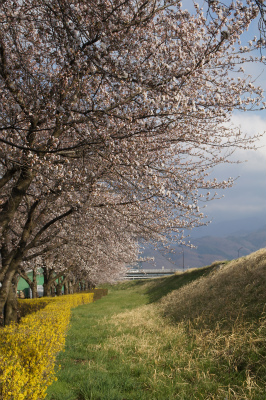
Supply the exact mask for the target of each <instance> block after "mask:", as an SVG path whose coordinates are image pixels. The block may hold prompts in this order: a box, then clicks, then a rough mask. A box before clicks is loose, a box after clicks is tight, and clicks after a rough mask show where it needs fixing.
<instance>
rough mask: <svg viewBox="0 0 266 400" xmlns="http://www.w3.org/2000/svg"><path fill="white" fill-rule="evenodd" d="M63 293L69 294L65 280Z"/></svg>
mask: <svg viewBox="0 0 266 400" xmlns="http://www.w3.org/2000/svg"><path fill="white" fill-rule="evenodd" d="M64 294H69V282H68V281H65V284H64Z"/></svg>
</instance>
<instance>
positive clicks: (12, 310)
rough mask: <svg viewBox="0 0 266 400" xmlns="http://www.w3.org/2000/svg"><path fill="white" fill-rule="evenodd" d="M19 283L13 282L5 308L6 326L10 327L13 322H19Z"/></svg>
mask: <svg viewBox="0 0 266 400" xmlns="http://www.w3.org/2000/svg"><path fill="white" fill-rule="evenodd" d="M17 311H18V301H17V282H15V281H14V280H12V284H11V286H10V289H9V293H8V296H7V299H6V303H5V306H4V325H9V324H11V323H12V322H17Z"/></svg>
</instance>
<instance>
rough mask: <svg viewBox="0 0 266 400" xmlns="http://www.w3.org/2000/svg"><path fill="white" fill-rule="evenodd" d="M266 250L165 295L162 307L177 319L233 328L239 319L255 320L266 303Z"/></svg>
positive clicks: (236, 261) (223, 266) (224, 266)
mask: <svg viewBox="0 0 266 400" xmlns="http://www.w3.org/2000/svg"><path fill="white" fill-rule="evenodd" d="M265 287H266V249H262V250H259V251H257V252H256V253H253V254H251V255H250V256H248V257H243V258H240V259H238V260H233V261H231V262H229V263H227V264H222V266H221V267H219V266H217V268H216V269H214V270H213V271H212V272H211V274H209V275H208V276H203V277H201V278H200V279H198V280H195V281H193V282H191V283H190V284H188V285H186V286H184V287H183V288H181V289H179V290H176V291H173V292H172V293H170V294H169V295H168V296H166V297H165V298H164V299H163V300H162V302H161V306H162V309H163V312H164V315H166V316H168V317H170V318H171V319H173V320H174V321H183V320H190V321H193V322H194V323H195V324H196V323H197V321H198V323H199V322H200V323H201V324H204V326H205V327H210V326H211V327H213V324H214V325H216V323H217V322H219V324H220V326H225V327H230V326H232V325H233V324H234V323H235V321H236V320H237V319H241V320H248V321H254V320H256V321H257V320H258V319H259V318H260V316H262V315H263V312H264V308H265V304H266V290H265Z"/></svg>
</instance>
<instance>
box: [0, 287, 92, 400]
mask: <svg viewBox="0 0 266 400" xmlns="http://www.w3.org/2000/svg"><path fill="white" fill-rule="evenodd" d="M38 300H39V299H34V300H31V301H33V302H35V303H36V302H38ZM47 300H48V305H47V306H46V307H45V308H43V309H42V310H40V311H38V312H35V313H33V314H29V315H27V316H26V317H24V318H22V320H21V323H20V324H12V325H10V326H6V327H5V328H2V329H0V399H1V400H40V399H43V398H44V397H45V395H46V389H47V386H49V385H50V384H51V383H52V382H53V381H54V380H56V377H55V370H54V369H55V359H56V355H57V353H58V352H59V351H61V350H63V348H64V344H65V336H66V331H67V326H68V324H69V321H70V312H71V308H73V307H76V306H78V305H80V304H85V303H91V302H92V301H93V293H79V294H74V295H68V296H63V297H55V298H49V299H47ZM39 301H43V299H40V300H39Z"/></svg>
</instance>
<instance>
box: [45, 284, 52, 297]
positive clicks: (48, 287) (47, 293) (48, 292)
mask: <svg viewBox="0 0 266 400" xmlns="http://www.w3.org/2000/svg"><path fill="white" fill-rule="evenodd" d="M51 291H52V282H49V281H48V282H45V283H44V284H43V296H44V297H47V296H51Z"/></svg>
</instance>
